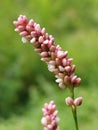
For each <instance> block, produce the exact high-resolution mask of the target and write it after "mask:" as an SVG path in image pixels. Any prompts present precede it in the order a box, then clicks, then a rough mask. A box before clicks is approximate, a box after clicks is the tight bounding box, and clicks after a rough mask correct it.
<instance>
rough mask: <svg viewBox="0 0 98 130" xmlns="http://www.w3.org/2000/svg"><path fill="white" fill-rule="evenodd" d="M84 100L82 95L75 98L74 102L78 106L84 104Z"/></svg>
mask: <svg viewBox="0 0 98 130" xmlns="http://www.w3.org/2000/svg"><path fill="white" fill-rule="evenodd" d="M82 100H83V98H82V97H78V98H76V99H75V100H74V104H75V105H76V106H80V105H81V104H82Z"/></svg>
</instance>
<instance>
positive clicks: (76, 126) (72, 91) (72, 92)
mask: <svg viewBox="0 0 98 130" xmlns="http://www.w3.org/2000/svg"><path fill="white" fill-rule="evenodd" d="M70 92H71V97H72V98H73V100H74V87H70ZM72 114H73V118H74V122H75V128H76V130H79V126H78V119H77V109H76V106H75V105H72Z"/></svg>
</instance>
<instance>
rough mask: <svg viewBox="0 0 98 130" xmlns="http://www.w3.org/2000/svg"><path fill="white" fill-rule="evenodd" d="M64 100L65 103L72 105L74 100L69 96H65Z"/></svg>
mask: <svg viewBox="0 0 98 130" xmlns="http://www.w3.org/2000/svg"><path fill="white" fill-rule="evenodd" d="M65 102H66V104H67V105H68V106H72V105H74V100H73V99H72V98H71V97H67V98H66V99H65Z"/></svg>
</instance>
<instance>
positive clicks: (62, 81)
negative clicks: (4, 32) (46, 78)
mask: <svg viewBox="0 0 98 130" xmlns="http://www.w3.org/2000/svg"><path fill="white" fill-rule="evenodd" d="M13 23H14V25H15V27H16V29H15V31H16V32H19V34H20V35H21V36H22V41H23V42H24V43H25V42H27V41H29V42H30V43H31V44H33V46H34V47H35V51H36V52H37V53H39V54H40V56H41V60H42V61H44V62H46V63H47V65H48V69H49V71H51V72H53V73H54V74H55V77H56V82H57V83H58V84H59V87H61V88H65V87H67V86H68V85H69V84H70V85H71V86H79V85H80V82H81V79H80V78H78V77H77V76H76V75H75V74H74V71H75V68H76V67H75V65H73V64H71V63H72V61H73V59H72V58H68V57H67V55H68V52H67V51H63V50H62V49H61V47H60V46H59V45H55V41H54V38H53V36H52V35H49V34H48V33H46V30H45V28H42V29H41V27H40V25H39V24H37V23H35V22H34V20H33V19H31V20H28V19H27V17H26V16H24V15H20V16H19V17H18V19H17V21H14V22H13Z"/></svg>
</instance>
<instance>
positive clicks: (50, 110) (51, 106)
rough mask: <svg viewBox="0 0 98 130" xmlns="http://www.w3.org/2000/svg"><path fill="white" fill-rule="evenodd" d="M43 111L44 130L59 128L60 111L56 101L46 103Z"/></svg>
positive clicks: (56, 129)
mask: <svg viewBox="0 0 98 130" xmlns="http://www.w3.org/2000/svg"><path fill="white" fill-rule="evenodd" d="M42 112H43V117H42V119H41V123H42V125H43V126H44V130H59V126H58V122H59V118H58V117H57V113H58V111H57V110H56V105H55V103H54V101H50V102H49V103H45V105H44V107H43V109H42Z"/></svg>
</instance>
